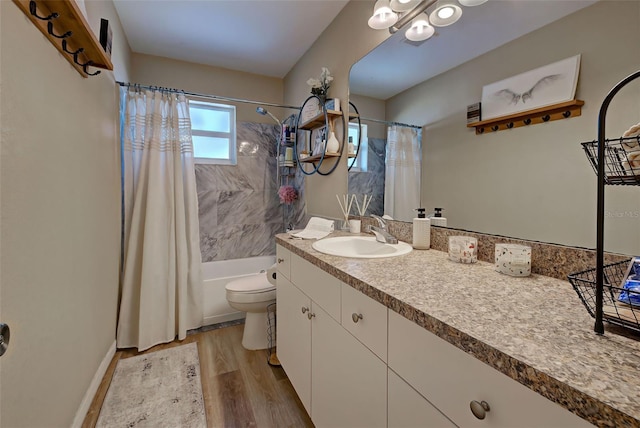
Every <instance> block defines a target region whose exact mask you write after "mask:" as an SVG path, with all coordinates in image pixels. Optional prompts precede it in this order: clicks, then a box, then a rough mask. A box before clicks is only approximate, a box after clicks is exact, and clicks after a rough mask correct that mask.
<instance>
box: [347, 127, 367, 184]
mask: <svg viewBox="0 0 640 428" xmlns="http://www.w3.org/2000/svg"><path fill="white" fill-rule="evenodd" d="M349 129H355V130H356V131H357V130H358V124H357V123H349ZM360 130H361V131H362V135H361V138H360V150H359V151H358V149H357V146H356V152H357V153H358V157H357V158H355V162H354V163H353V166H352V167H351V169H350V170H349V172H367V157H368V152H369V138H368V137H367V124H366V123H362V124H361V125H360ZM348 136H349V133H347V142H348V141H349V138H348ZM354 144H356V145H357V140H355V141H354ZM352 159H353V158H349V160H348V163H347V166H348V165H350V163H351V160H352Z"/></svg>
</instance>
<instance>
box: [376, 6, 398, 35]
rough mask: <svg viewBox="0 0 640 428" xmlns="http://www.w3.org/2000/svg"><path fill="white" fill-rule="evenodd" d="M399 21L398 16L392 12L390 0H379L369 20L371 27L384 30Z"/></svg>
mask: <svg viewBox="0 0 640 428" xmlns="http://www.w3.org/2000/svg"><path fill="white" fill-rule="evenodd" d="M397 21H398V14H397V13H395V12H394V11H393V10H391V7H390V6H389V0H378V1H377V2H376V5H375V6H374V7H373V15H372V16H371V18H369V27H371V28H373V29H374V30H384V29H386V28H389V27H391V26H392V25H393V24H395V23H396V22H397Z"/></svg>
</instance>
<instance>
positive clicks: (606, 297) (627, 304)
mask: <svg viewBox="0 0 640 428" xmlns="http://www.w3.org/2000/svg"><path fill="white" fill-rule="evenodd" d="M628 265H629V262H626V261H622V262H618V263H612V264H608V265H604V266H603V271H604V281H603V293H602V297H603V298H602V316H603V320H604V321H607V322H609V323H611V324H615V325H619V326H622V327H626V328H628V329H631V330H633V331H634V332H635V333H637V334H640V306H637V305H634V304H633V302H637V301H638V300H639V299H640V293H639V292H635V291H632V290H626V289H623V288H622V287H623V283H624V280H625V279H626V277H625V275H626V273H627V266H628ZM569 282H570V283H571V285H572V286H573V289H574V290H575V291H576V293H578V296H580V300H582V303H583V304H584V306H585V308H587V311H588V312H589V314H590V315H591V316H592V317H594V318H595V317H596V296H597V290H596V269H588V270H585V271H582V272H577V273H574V274H571V275H569Z"/></svg>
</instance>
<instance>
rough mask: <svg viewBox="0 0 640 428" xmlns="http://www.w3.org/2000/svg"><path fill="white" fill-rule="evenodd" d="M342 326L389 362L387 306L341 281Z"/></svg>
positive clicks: (379, 356)
mask: <svg viewBox="0 0 640 428" xmlns="http://www.w3.org/2000/svg"><path fill="white" fill-rule="evenodd" d="M341 286H342V326H343V327H344V328H345V329H346V330H347V331H349V332H350V333H351V334H353V335H354V336H355V337H356V338H357V339H358V340H359V341H360V342H362V343H363V344H364V345H365V346H366V347H368V348H369V349H370V350H371V351H373V353H375V354H376V355H377V356H378V358H380V359H381V360H382V361H384V362H387V308H386V307H385V306H383V305H382V304H380V303H378V302H376V301H375V300H373V299H372V298H370V297H367V296H365V295H364V294H362V293H361V292H359V291H358V290H356V289H354V288H352V287H350V286H348V285H347V284H344V283H341Z"/></svg>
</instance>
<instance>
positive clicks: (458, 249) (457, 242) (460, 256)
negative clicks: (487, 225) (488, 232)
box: [449, 236, 478, 264]
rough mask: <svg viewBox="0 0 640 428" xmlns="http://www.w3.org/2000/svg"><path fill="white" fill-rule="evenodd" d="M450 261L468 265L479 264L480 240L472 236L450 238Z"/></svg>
mask: <svg viewBox="0 0 640 428" xmlns="http://www.w3.org/2000/svg"><path fill="white" fill-rule="evenodd" d="M449 260H451V261H454V262H457V263H466V264H469V263H475V262H477V261H478V240H477V239H476V238H472V237H471V236H450V237H449Z"/></svg>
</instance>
